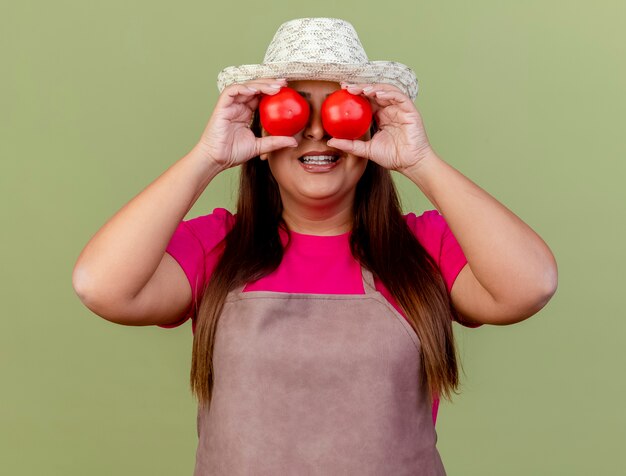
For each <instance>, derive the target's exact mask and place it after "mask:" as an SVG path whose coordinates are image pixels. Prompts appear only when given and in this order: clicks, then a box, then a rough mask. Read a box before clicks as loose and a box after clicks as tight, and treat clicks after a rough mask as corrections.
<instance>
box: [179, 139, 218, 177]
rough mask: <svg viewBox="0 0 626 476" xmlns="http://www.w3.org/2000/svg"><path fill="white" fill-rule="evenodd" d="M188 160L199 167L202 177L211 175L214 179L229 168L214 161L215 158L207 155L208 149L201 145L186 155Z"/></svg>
mask: <svg viewBox="0 0 626 476" xmlns="http://www.w3.org/2000/svg"><path fill="white" fill-rule="evenodd" d="M186 158H187V159H188V160H189V161H191V162H194V163H195V164H196V165H197V167H198V168H199V170H200V173H201V175H209V176H211V177H214V176H216V175H217V174H219V173H220V172H222V171H224V170H225V169H227V168H228V167H224V166H223V165H222V164H220V163H219V162H217V161H216V160H214V159H213V157H211V155H210V154H208V153H207V151H206V149H205V148H203V147H202V146H201V145H199V144H198V145H195V146H194V147H193V148H192V149H191V150H190V151H189V153H188V154H187V155H186Z"/></svg>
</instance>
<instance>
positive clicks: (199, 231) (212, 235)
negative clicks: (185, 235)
mask: <svg viewBox="0 0 626 476" xmlns="http://www.w3.org/2000/svg"><path fill="white" fill-rule="evenodd" d="M235 220H236V215H233V214H232V213H231V212H230V211H228V210H227V209H225V208H215V209H213V212H211V213H209V214H206V215H200V216H197V217H195V218H191V219H189V220H183V221H182V222H181V223H180V225H179V228H180V227H184V228H186V229H187V231H188V232H189V233H190V234H192V235H193V236H194V237H195V238H196V239H197V240H198V242H200V244H201V245H202V247H203V248H204V249H205V250H207V251H208V250H211V249H212V248H214V247H215V245H216V244H217V243H219V242H220V241H221V240H222V239H223V238H224V237H225V236H226V235H227V234H228V232H229V231H230V230H231V229H232V227H233V225H234V224H235Z"/></svg>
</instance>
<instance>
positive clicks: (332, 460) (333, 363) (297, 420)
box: [194, 268, 446, 476]
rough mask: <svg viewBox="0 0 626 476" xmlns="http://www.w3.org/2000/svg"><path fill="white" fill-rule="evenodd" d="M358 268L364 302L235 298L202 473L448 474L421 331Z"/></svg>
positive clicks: (225, 328) (199, 465) (220, 350)
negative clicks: (441, 452)
mask: <svg viewBox="0 0 626 476" xmlns="http://www.w3.org/2000/svg"><path fill="white" fill-rule="evenodd" d="M361 271H362V277H363V288H364V291H365V294H307V293H280V292H273V291H250V292H243V289H244V287H245V286H240V287H239V288H237V289H235V290H233V291H231V292H230V293H229V294H228V296H227V298H226V302H225V303H224V309H223V312H222V314H221V316H220V319H219V321H218V326H217V331H216V336H215V339H216V340H215V346H214V349H213V368H214V386H213V395H212V400H211V404H210V406H209V408H208V409H206V408H204V409H201V408H200V407H199V409H198V418H197V424H198V439H199V441H198V448H197V451H196V466H195V471H194V475H195V476H201V475H202V476H205V475H220V476H222V475H227V476H240V475H272V476H276V475H279V476H280V475H324V476H329V475H331V476H335V475H359V476H365V475H380V476H383V475H384V476H387V475H394V476H401V475H428V476H431V475H433V476H441V475H444V476H445V474H446V473H445V470H444V467H443V464H442V461H441V458H440V456H439V452H438V451H437V448H436V443H437V434H436V431H435V427H434V425H433V420H432V407H431V404H432V402H431V401H430V398H429V395H428V392H427V389H426V388H425V385H424V379H423V377H422V375H421V374H420V364H421V363H420V353H419V350H420V342H419V339H418V337H417V334H416V333H415V331H414V330H413V329H412V328H411V326H410V325H409V323H408V322H407V321H406V319H405V318H404V317H403V316H402V315H401V314H400V313H398V311H397V310H396V309H394V308H393V306H392V305H391V304H390V303H389V302H388V301H387V300H386V299H385V298H384V296H383V295H382V294H381V293H380V292H379V291H377V290H376V289H375V286H374V278H373V275H372V273H371V272H370V271H368V270H366V269H365V268H361Z"/></svg>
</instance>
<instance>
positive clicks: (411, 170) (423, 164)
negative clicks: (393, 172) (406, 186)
mask: <svg viewBox="0 0 626 476" xmlns="http://www.w3.org/2000/svg"><path fill="white" fill-rule="evenodd" d="M439 161H441V159H440V158H439V156H438V155H437V154H436V153H435V151H434V150H433V149H432V148H430V147H429V148H428V149H426V150H425V151H424V153H423V154H420V157H419V159H418V160H416V161H415V162H414V163H413V164H411V165H409V166H407V167H405V168H403V169H401V170H398V172H400V173H401V174H402V175H404V176H405V177H407V178H409V179H411V180H412V181H413V182H415V180H416V178H418V177H420V176H421V175H423V174H424V173H425V172H424V170H425V169H429V168H431V167H432V165H433V164H434V163H436V162H439Z"/></svg>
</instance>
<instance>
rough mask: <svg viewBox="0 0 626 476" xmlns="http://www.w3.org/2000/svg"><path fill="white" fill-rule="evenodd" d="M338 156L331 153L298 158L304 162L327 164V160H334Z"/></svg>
mask: <svg viewBox="0 0 626 476" xmlns="http://www.w3.org/2000/svg"><path fill="white" fill-rule="evenodd" d="M338 158H339V157H335V156H332V155H305V156H304V157H301V158H300V161H301V162H303V163H305V164H318V165H323V164H328V163H329V162H335V161H336V160H337V159H338Z"/></svg>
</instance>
